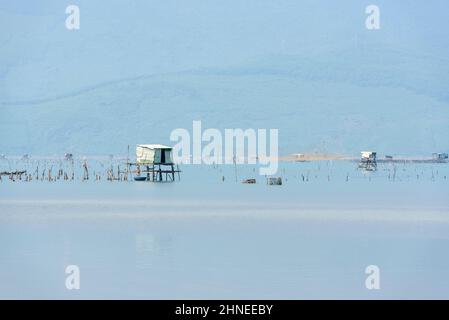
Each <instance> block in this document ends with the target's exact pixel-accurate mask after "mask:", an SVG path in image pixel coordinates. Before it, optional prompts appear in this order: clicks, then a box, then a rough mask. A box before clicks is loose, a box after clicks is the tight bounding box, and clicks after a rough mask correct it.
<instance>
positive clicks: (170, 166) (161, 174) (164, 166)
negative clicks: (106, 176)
mask: <svg viewBox="0 0 449 320" xmlns="http://www.w3.org/2000/svg"><path fill="white" fill-rule="evenodd" d="M130 165H132V166H136V167H137V170H135V171H133V172H134V173H137V176H136V177H134V180H136V181H153V182H161V181H175V173H178V178H179V172H180V171H179V170H178V169H175V164H174V163H173V159H172V147H168V146H164V145H161V144H139V145H137V147H136V163H130ZM142 168H143V170H142Z"/></svg>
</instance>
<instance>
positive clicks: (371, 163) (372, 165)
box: [359, 151, 377, 171]
mask: <svg viewBox="0 0 449 320" xmlns="http://www.w3.org/2000/svg"><path fill="white" fill-rule="evenodd" d="M361 156H362V157H361V159H360V163H359V168H361V169H364V170H366V171H376V170H377V159H376V156H377V153H376V152H374V151H362V152H361Z"/></svg>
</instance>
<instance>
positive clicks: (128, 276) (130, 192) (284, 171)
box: [0, 162, 449, 299]
mask: <svg viewBox="0 0 449 320" xmlns="http://www.w3.org/2000/svg"><path fill="white" fill-rule="evenodd" d="M182 170H183V172H182V175H181V181H180V182H176V183H143V182H113V183H111V182H106V181H101V182H98V181H97V182H96V181H89V182H82V181H79V180H77V181H72V182H62V181H57V182H51V183H50V182H46V181H32V182H10V181H7V180H6V179H3V181H2V182H1V183H0V298H44V299H46V298H62V299H72V298H73V299H78V298H88V299H90V298H113V299H115V298H125V299H128V298H137V299H147V298H148V299H178V298H180V299H181V298H182V299H184V298H185V299H197V298H209V299H215V298H217V299H227V298H234V299H237V298H249V299H278V298H279V299H281V298H282V299H303V298H329V299H333V298H361V299H365V298H367V299H377V298H446V299H447V298H449V255H448V252H449V166H448V165H447V164H439V165H437V164H433V165H430V164H428V165H419V164H415V165H396V166H391V165H380V166H379V170H378V171H377V172H375V173H364V172H361V171H358V170H357V169H356V164H354V163H332V162H314V163H284V164H282V167H281V168H280V170H279V175H280V176H282V177H283V181H284V184H283V185H282V186H268V185H266V183H265V178H264V177H260V176H258V175H257V170H255V171H254V168H252V167H249V166H239V167H238V168H237V170H235V169H234V168H233V167H232V166H223V167H219V168H213V167H206V166H204V167H195V166H184V167H182ZM223 176H224V177H225V180H224V181H222V177H223ZM393 176H394V178H393ZM236 177H237V179H236ZM250 177H255V178H257V184H255V185H245V184H241V183H240V180H242V179H243V178H250ZM303 177H304V178H303ZM236 180H237V181H238V182H237V183H236ZM72 264H74V265H77V266H79V268H80V270H81V289H80V290H67V289H66V287H65V279H66V276H67V275H66V274H65V267H66V266H67V265H72ZM368 265H377V266H379V268H380V283H381V288H380V290H367V289H366V287H365V279H366V277H367V275H366V274H365V268H366V266H368Z"/></svg>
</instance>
